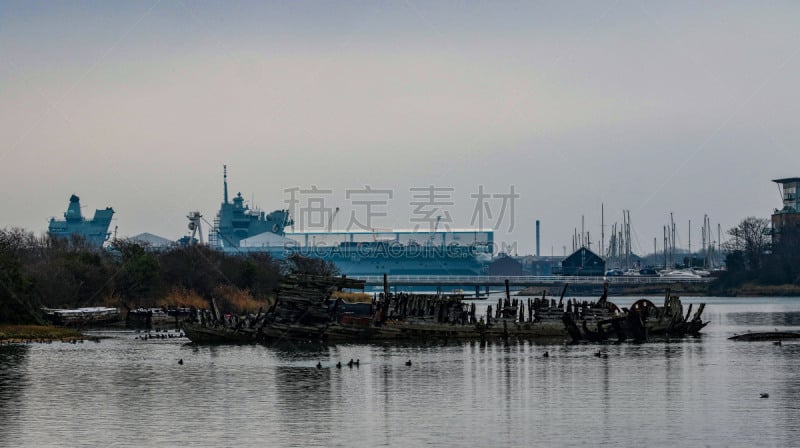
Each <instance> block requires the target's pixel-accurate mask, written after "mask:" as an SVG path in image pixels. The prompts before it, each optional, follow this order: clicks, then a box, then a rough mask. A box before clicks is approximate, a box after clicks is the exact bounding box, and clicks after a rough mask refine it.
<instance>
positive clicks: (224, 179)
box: [222, 165, 228, 204]
mask: <svg viewBox="0 0 800 448" xmlns="http://www.w3.org/2000/svg"><path fill="white" fill-rule="evenodd" d="M222 184H223V185H224V187H225V188H224V191H225V193H224V194H223V200H224V201H225V203H226V204H227V203H228V165H222Z"/></svg>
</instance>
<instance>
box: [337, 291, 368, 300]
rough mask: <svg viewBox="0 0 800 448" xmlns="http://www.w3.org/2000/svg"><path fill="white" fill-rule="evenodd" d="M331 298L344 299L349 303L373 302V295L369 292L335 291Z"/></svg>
mask: <svg viewBox="0 0 800 448" xmlns="http://www.w3.org/2000/svg"><path fill="white" fill-rule="evenodd" d="M331 298H332V299H334V300H336V299H342V300H344V301H345V302H347V303H370V302H372V296H371V295H369V294H365V293H363V292H345V291H334V292H333V294H331Z"/></svg>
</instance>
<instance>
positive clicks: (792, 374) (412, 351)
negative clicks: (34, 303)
mask: <svg viewBox="0 0 800 448" xmlns="http://www.w3.org/2000/svg"><path fill="white" fill-rule="evenodd" d="M652 300H653V301H655V302H656V303H660V302H661V301H662V300H663V299H661V298H652ZM700 301H705V302H706V303H708V306H707V307H706V311H705V318H706V320H711V324H710V325H709V326H708V327H706V329H705V330H704V335H703V336H702V337H700V338H692V339H681V340H673V341H669V342H665V341H662V342H652V343H647V344H632V343H625V344H607V345H603V346H601V347H599V348H600V349H602V350H604V351H607V352H608V354H609V356H608V358H598V357H595V356H594V353H595V352H596V351H597V350H598V346H597V345H576V346H570V345H565V344H563V343H531V342H516V343H510V344H507V345H506V344H503V343H488V344H485V345H482V344H481V343H480V342H460V343H450V344H406V345H369V344H344V345H329V346H325V345H318V344H314V345H292V344H281V345H277V346H257V345H254V346H195V345H193V344H189V343H187V340H185V339H165V340H150V341H141V340H138V339H136V336H137V333H135V332H99V333H98V334H101V335H103V336H107V337H108V338H107V339H103V340H102V341H101V342H100V343H92V342H87V343H83V344H65V343H53V344H41V345H40V344H33V345H19V346H4V347H0V446H4V447H20V446H36V447H44V446H209V447H218V446H358V447H371V446H384V445H389V446H420V445H436V446H521V445H534V444H535V445H539V446H645V445H648V446H795V445H800V412H798V408H800V375H798V373H800V341H786V342H784V343H783V346H780V347H779V346H775V345H773V344H772V343H771V342H733V341H728V340H727V339H726V338H727V337H729V336H731V335H733V334H734V333H742V332H745V331H748V330H750V331H771V330H773V329H775V328H778V329H786V330H800V300H798V299H784V298H759V299H746V298H735V299H727V298H726V299H723V298H703V299H691V298H687V299H684V305H688V303H690V302H693V303H698V302H700ZM615 302H616V303H618V304H620V305H624V304H629V303H630V300H625V299H617V300H615ZM486 303H489V302H484V304H486ZM545 351H547V352H549V354H550V356H549V357H548V358H544V357H543V356H542V355H543V354H544V352H545ZM350 358H358V359H360V361H361V364H360V366H359V367H358V368H352V369H350V368H348V367H347V366H346V365H345V366H344V367H343V368H342V369H341V370H340V369H337V368H335V364H336V362H337V361H342V363H346V362H347V361H348V360H349V359H350ZM179 359H183V361H184V364H183V365H179V364H178V360H179ZM409 359H410V360H411V361H412V365H411V366H406V365H405V362H406V361H407V360H409ZM318 361H321V362H322V364H323V366H324V368H323V369H321V370H318V369H316V368H315V365H316V363H317V362H318ZM762 392H765V393H769V398H766V399H762V398H760V394H761V393H762Z"/></svg>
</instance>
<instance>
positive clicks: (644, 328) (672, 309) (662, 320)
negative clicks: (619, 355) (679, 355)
mask: <svg viewBox="0 0 800 448" xmlns="http://www.w3.org/2000/svg"><path fill="white" fill-rule="evenodd" d="M704 309H705V303H701V304H700V306H698V307H697V311H696V312H695V313H694V315H692V305H691V304H690V305H689V308H688V310H687V311H686V314H685V315H684V312H683V303H681V300H680V298H679V297H678V296H673V295H670V291H669V289H667V293H666V296H665V298H664V306H662V307H659V306H656V305H655V304H654V303H653V302H651V301H650V300H647V299H639V300H637V301H636V302H634V303H633V304H632V305H631V307H630V309H628V308H623V309H620V308H619V307H617V305H615V304H614V303H612V302H609V301H608V285H606V287H605V292H604V293H603V296H602V297H601V298H600V300H599V301H598V302H597V303H586V302H584V303H577V302H570V303H568V304H567V310H566V311H565V312H564V315H563V318H562V319H563V321H564V326H565V328H566V330H567V332H568V333H569V335H570V336H571V337H572V340H573V342H579V341H589V342H603V341H607V340H609V339H613V338H616V340H617V341H619V342H622V341H626V340H629V339H630V340H635V341H646V340H647V339H648V338H650V337H661V336H666V337H682V336H687V335H696V334H698V333H699V332H700V330H702V329H703V328H704V327H705V326H706V325H708V324H709V322H703V320H702V317H701V316H702V314H703V310H704ZM690 316H691V319H690ZM578 321H580V322H581V325H580V327H579V326H578V324H577V322H578ZM590 322H591V324H592V327H593V328H592V327H590Z"/></svg>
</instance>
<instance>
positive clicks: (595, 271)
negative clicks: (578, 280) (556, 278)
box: [561, 247, 606, 275]
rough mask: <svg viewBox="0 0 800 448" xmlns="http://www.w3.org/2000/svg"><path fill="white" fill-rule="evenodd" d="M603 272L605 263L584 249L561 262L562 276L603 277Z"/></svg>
mask: <svg viewBox="0 0 800 448" xmlns="http://www.w3.org/2000/svg"><path fill="white" fill-rule="evenodd" d="M605 272H606V262H605V261H603V259H602V258H600V256H598V255H597V254H595V253H594V252H592V251H590V250H589V249H587V248H585V247H582V248H580V249H578V250H577V251H576V252H575V253H573V254H572V255H570V256H568V257H567V258H565V259H564V260H563V261H562V262H561V274H562V275H604V274H605Z"/></svg>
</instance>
